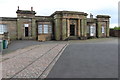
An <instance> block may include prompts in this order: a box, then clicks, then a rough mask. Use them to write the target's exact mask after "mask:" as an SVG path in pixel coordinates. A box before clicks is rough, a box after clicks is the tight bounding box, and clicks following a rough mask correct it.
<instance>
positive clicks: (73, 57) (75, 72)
mask: <svg viewBox="0 0 120 80" xmlns="http://www.w3.org/2000/svg"><path fill="white" fill-rule="evenodd" d="M117 77H118V44H117V40H115V39H113V40H112V39H111V40H109V41H107V40H104V41H101V42H95V43H94V42H92V43H91V42H90V43H89V42H87V43H78V42H77V43H74V42H72V43H70V45H69V46H68V47H67V48H66V49H65V50H64V52H63V53H62V55H61V56H60V58H59V59H58V61H57V62H56V64H55V65H54V67H53V68H52V70H51V71H50V73H49V75H48V76H47V78H117Z"/></svg>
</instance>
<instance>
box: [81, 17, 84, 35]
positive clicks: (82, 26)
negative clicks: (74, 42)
mask: <svg viewBox="0 0 120 80" xmlns="http://www.w3.org/2000/svg"><path fill="white" fill-rule="evenodd" d="M83 31H84V20H83V19H81V37H83V35H84V33H83Z"/></svg>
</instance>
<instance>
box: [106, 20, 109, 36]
mask: <svg viewBox="0 0 120 80" xmlns="http://www.w3.org/2000/svg"><path fill="white" fill-rule="evenodd" d="M106 29H107V30H106V37H109V21H107V22H106Z"/></svg>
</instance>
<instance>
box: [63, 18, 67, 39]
mask: <svg viewBox="0 0 120 80" xmlns="http://www.w3.org/2000/svg"><path fill="white" fill-rule="evenodd" d="M66 22H67V21H66V19H62V40H65V39H66V34H67V32H66V31H67V30H66V29H67V28H66V27H67V24H66Z"/></svg>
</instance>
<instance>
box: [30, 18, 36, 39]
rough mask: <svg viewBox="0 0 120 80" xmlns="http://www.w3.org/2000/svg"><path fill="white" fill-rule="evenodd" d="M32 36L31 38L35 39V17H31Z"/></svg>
mask: <svg viewBox="0 0 120 80" xmlns="http://www.w3.org/2000/svg"><path fill="white" fill-rule="evenodd" d="M31 31H32V38H33V39H36V36H37V35H36V32H37V30H36V23H35V19H34V18H33V19H32V30H31Z"/></svg>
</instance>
